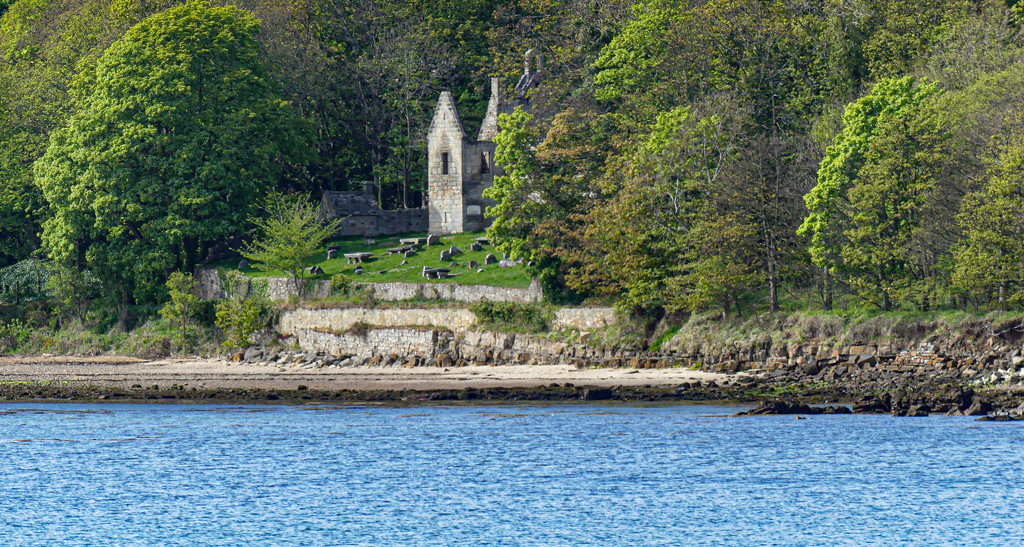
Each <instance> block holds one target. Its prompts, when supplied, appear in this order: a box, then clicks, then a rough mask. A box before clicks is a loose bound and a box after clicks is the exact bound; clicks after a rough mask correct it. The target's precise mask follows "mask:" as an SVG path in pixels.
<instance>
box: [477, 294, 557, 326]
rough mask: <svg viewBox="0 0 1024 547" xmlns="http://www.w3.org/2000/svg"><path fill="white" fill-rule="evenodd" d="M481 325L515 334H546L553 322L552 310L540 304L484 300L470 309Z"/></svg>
mask: <svg viewBox="0 0 1024 547" xmlns="http://www.w3.org/2000/svg"><path fill="white" fill-rule="evenodd" d="M469 309H470V311H472V312H473V313H475V314H476V316H477V318H478V319H479V320H480V322H481V323H484V324H486V325H487V326H490V327H494V328H498V329H503V330H511V331H514V332H545V331H547V330H549V324H550V322H551V320H552V314H551V312H550V310H548V309H547V308H545V307H543V306H541V305H539V304H521V303H519V302H491V301H488V300H484V301H482V302H477V303H476V304H473V305H471V306H470V307H469Z"/></svg>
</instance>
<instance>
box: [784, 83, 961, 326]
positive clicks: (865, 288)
mask: <svg viewBox="0 0 1024 547" xmlns="http://www.w3.org/2000/svg"><path fill="white" fill-rule="evenodd" d="M937 93H938V87H937V86H936V85H935V84H924V85H917V82H916V81H915V80H914V78H912V77H904V78H900V79H887V80H882V81H880V82H879V83H878V84H877V85H875V87H874V89H873V90H872V92H871V93H870V94H868V95H866V96H865V97H863V98H861V99H859V100H857V101H855V102H854V103H851V104H850V105H849V106H848V107H847V109H846V113H845V114H844V116H843V125H844V127H843V131H842V132H841V133H840V134H839V135H838V136H837V137H836V139H835V142H834V143H833V145H832V146H831V147H829V149H828V151H827V153H826V156H825V159H824V160H823V161H822V163H821V169H820V170H819V171H818V185H817V186H815V187H814V189H812V190H811V191H810V192H809V193H808V194H807V195H806V196H805V201H806V204H807V208H808V209H809V211H810V214H808V215H807V217H806V218H805V219H804V222H803V225H802V226H801V227H800V232H801V233H802V234H805V235H809V236H810V237H811V246H810V251H811V256H812V258H813V260H814V262H815V263H816V264H817V265H819V266H821V267H823V268H827V269H828V271H830V272H831V273H838V274H839V275H840V276H841V279H842V280H844V281H846V282H848V283H849V284H850V285H851V286H852V288H853V289H854V290H855V291H856V292H858V293H859V294H860V295H861V296H862V297H863V298H864V299H865V300H867V301H870V302H874V303H875V304H877V305H878V306H879V307H881V308H883V309H888V308H889V307H890V306H891V305H892V302H893V299H894V298H895V297H899V296H900V295H908V293H907V291H908V290H910V289H911V288H913V287H914V286H915V284H916V283H917V282H926V281H927V280H928V279H929V278H931V277H934V275H936V271H935V266H936V263H937V262H938V255H940V254H941V253H942V252H943V249H941V248H939V249H929V250H927V251H924V252H922V251H923V250H922V249H921V246H920V245H918V243H920V242H921V240H922V238H923V237H924V236H925V234H924V233H923V232H922V230H921V228H922V226H923V224H924V222H923V217H924V216H926V215H925V213H926V212H930V213H932V214H933V215H935V214H940V212H939V211H938V210H930V209H929V207H932V206H933V205H935V204H936V202H945V200H943V199H941V198H942V197H943V196H944V194H945V192H944V190H945V188H943V185H942V184H941V183H942V182H943V181H948V180H949V177H943V176H942V173H941V170H942V169H943V167H944V164H945V160H946V158H948V156H949V154H948V150H947V148H946V147H947V144H948V142H949V132H948V130H947V128H945V127H944V126H943V125H942V124H941V123H940V120H939V119H938V118H937V116H936V115H935V112H934V109H932V108H929V100H930V99H932V98H933V96H935V95H936V94H937ZM947 212H948V213H949V214H952V212H951V211H947ZM917 288H918V289H921V288H923V287H922V286H920V285H919V284H918V285H917Z"/></svg>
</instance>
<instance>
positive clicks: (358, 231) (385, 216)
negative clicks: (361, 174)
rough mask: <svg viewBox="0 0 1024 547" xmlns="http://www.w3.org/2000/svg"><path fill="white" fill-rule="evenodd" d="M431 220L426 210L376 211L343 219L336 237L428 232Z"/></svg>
mask: <svg viewBox="0 0 1024 547" xmlns="http://www.w3.org/2000/svg"><path fill="white" fill-rule="evenodd" d="M428 228H429V218H428V216H427V210H426V209H425V208H418V209H388V210H376V211H373V214H372V215H351V216H348V217H345V218H343V219H341V224H340V226H338V231H337V232H336V234H335V235H336V236H339V237H345V236H385V235H396V234H411V233H416V232H426V231H427V229H428Z"/></svg>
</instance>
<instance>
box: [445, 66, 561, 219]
mask: <svg viewBox="0 0 1024 547" xmlns="http://www.w3.org/2000/svg"><path fill="white" fill-rule="evenodd" d="M534 60H535V59H534V55H533V50H530V51H528V52H527V53H526V63H525V70H524V72H523V76H522V77H521V78H520V79H519V82H518V83H517V84H516V90H515V98H514V99H513V100H511V101H505V100H503V99H502V96H501V86H500V85H499V82H498V79H497V78H491V98H490V101H489V102H488V103H487V114H486V115H485V116H484V121H483V123H482V124H481V125H480V133H479V134H478V135H477V140H475V141H474V140H470V138H469V136H468V135H467V134H466V130H465V128H463V126H462V120H461V119H460V118H459V112H458V110H457V109H456V108H455V101H454V100H453V99H452V95H451V93H449V92H447V91H445V92H442V93H441V97H440V98H439V99H438V101H437V110H435V111H434V118H433V119H432V120H431V122H430V129H429V131H428V132H427V201H428V203H427V207H428V210H429V214H430V233H431V234H434V235H445V234H457V233H461V232H478V231H480V230H483V229H485V228H487V227H488V226H490V224H491V221H490V219H488V218H486V217H485V216H484V212H486V210H487V207H489V206H492V205H494V201H493V200H490V199H487V198H485V197H484V196H483V192H484V190H486V189H487V188H490V187H491V186H493V185H494V177H495V175H501V174H502V172H501V169H500V168H498V167H497V166H496V165H495V164H494V153H495V149H496V148H497V146H496V145H495V144H494V138H495V137H497V136H498V133H499V132H500V131H501V128H500V127H499V126H498V116H499V115H500V114H504V113H510V112H512V111H513V110H515V107H516V106H523V107H524V108H529V106H530V105H529V97H528V93H529V92H530V90H532V89H533V88H534V87H536V86H537V84H538V83H539V82H540V76H541V67H540V59H539V58H537V59H536V63H537V70H533V67H532V65H533V63H534Z"/></svg>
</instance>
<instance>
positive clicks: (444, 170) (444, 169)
mask: <svg viewBox="0 0 1024 547" xmlns="http://www.w3.org/2000/svg"><path fill="white" fill-rule="evenodd" d="M441 174H442V175H447V174H448V152H441Z"/></svg>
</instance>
